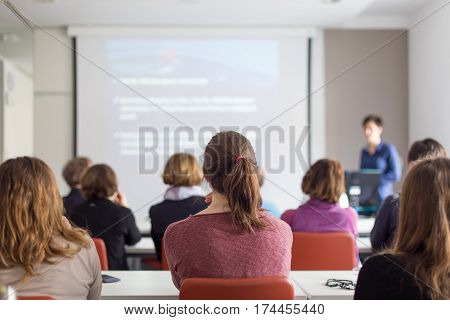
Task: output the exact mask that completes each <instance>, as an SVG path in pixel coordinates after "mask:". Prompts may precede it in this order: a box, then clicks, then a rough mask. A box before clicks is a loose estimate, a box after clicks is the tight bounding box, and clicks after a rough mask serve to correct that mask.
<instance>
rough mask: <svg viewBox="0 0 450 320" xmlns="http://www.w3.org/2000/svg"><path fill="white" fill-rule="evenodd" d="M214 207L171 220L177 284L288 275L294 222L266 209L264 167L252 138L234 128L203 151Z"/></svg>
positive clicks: (168, 239) (168, 236) (168, 241)
mask: <svg viewBox="0 0 450 320" xmlns="http://www.w3.org/2000/svg"><path fill="white" fill-rule="evenodd" d="M203 174H204V176H205V179H206V181H207V182H208V184H209V185H210V187H211V189H212V190H213V192H212V200H211V204H210V205H209V207H208V208H207V209H205V210H203V211H201V212H199V213H197V214H196V215H193V216H190V217H188V218H187V219H185V220H182V221H179V222H176V223H174V224H171V225H170V226H169V228H168V229H167V231H166V233H165V250H166V255H167V259H168V261H169V266H170V270H171V272H172V278H173V281H174V284H175V286H176V287H177V288H180V286H181V283H182V281H183V280H184V279H186V278H196V277H197V278H199V277H200V278H252V277H261V276H287V275H288V273H289V270H290V266H291V247H292V232H291V229H290V228H289V226H288V225H287V224H286V223H284V222H283V221H280V220H278V219H276V218H274V217H273V216H271V215H270V214H268V213H266V212H264V210H262V209H261V194H260V187H259V178H260V177H259V169H258V166H257V164H256V159H255V153H254V151H253V148H252V146H251V144H250V142H249V141H248V140H247V139H246V138H245V137H244V136H243V135H241V134H239V133H237V132H233V131H227V132H221V133H218V134H216V135H215V136H214V137H213V138H212V139H211V141H210V142H209V143H208V145H207V146H206V149H205V154H204V163H203Z"/></svg>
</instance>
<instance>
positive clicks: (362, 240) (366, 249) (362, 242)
mask: <svg viewBox="0 0 450 320" xmlns="http://www.w3.org/2000/svg"><path fill="white" fill-rule="evenodd" d="M356 244H357V245H358V250H359V253H360V254H361V253H362V254H370V253H372V244H371V243H370V238H369V237H359V238H357V239H356Z"/></svg>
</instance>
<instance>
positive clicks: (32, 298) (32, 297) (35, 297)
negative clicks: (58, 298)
mask: <svg viewBox="0 0 450 320" xmlns="http://www.w3.org/2000/svg"><path fill="white" fill-rule="evenodd" d="M17 300H55V298H52V297H49V296H18V297H17Z"/></svg>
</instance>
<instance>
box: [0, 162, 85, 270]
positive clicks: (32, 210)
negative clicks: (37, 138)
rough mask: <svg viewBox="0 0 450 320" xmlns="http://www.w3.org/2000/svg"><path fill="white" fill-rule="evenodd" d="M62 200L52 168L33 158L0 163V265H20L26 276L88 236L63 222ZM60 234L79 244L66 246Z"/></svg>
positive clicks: (82, 243)
mask: <svg viewBox="0 0 450 320" xmlns="http://www.w3.org/2000/svg"><path fill="white" fill-rule="evenodd" d="M63 214H64V209H63V203H62V199H61V196H60V194H59V191H58V187H57V185H56V180H55V177H54V175H53V172H52V171H51V170H50V168H49V167H48V166H47V165H46V164H45V163H44V162H43V161H42V160H39V159H36V158H30V157H21V158H15V159H10V160H7V161H5V162H4V163H2V165H1V166H0V243H1V246H0V268H9V267H12V266H15V265H20V266H22V267H23V268H24V269H25V276H24V277H25V278H27V277H29V276H33V275H34V274H35V272H34V267H35V266H37V265H39V264H40V263H42V262H44V261H46V262H50V260H51V258H54V257H58V256H64V257H71V256H73V255H75V254H76V253H77V252H79V250H80V248H79V246H83V247H87V246H88V244H89V238H88V237H87V234H86V233H85V232H84V231H83V230H81V229H78V228H75V227H74V228H69V227H67V226H66V225H65V224H64V222H63ZM61 238H62V239H66V240H67V241H70V242H72V243H75V244H78V245H79V246H78V247H74V246H72V248H68V247H67V243H61Z"/></svg>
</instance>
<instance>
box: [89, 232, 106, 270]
mask: <svg viewBox="0 0 450 320" xmlns="http://www.w3.org/2000/svg"><path fill="white" fill-rule="evenodd" d="M93 240H94V244H95V248H96V249H97V253H98V257H99V259H100V267H101V269H102V271H108V270H109V267H108V251H106V245H105V242H104V241H103V239H100V238H94V239H93Z"/></svg>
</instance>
